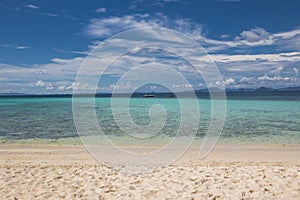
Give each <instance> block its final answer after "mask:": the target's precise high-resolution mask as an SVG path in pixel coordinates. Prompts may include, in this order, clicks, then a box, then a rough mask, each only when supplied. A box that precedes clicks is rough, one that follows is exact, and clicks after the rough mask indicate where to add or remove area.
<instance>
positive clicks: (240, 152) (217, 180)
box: [0, 145, 300, 199]
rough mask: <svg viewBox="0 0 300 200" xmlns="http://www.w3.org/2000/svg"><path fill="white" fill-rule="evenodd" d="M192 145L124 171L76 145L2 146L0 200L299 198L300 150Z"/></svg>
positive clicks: (0, 151) (273, 147)
mask: <svg viewBox="0 0 300 200" xmlns="http://www.w3.org/2000/svg"><path fill="white" fill-rule="evenodd" d="M198 153H199V152H198V147H197V146H193V147H192V148H191V149H190V150H189V151H188V152H187V153H186V155H185V156H184V157H182V158H181V159H180V160H178V161H177V162H176V163H174V164H172V165H170V166H165V167H156V168H153V169H151V170H147V171H128V170H126V167H123V168H122V167H116V168H115V167H109V166H105V165H103V164H101V163H99V162H98V161H96V160H94V159H93V157H91V156H90V154H88V153H87V151H86V150H85V149H84V148H83V147H81V146H47V145H40V146H37V145H35V146H25V145H23V146H16V145H6V146H5V145H1V146H0V155H1V156H0V168H1V170H0V197H1V199H300V159H299V153H300V145H243V146H235V145H222V146H221V145H219V146H217V147H216V148H215V149H214V151H213V152H212V153H211V154H210V155H209V156H208V157H207V158H206V159H204V160H200V159H199V158H198Z"/></svg>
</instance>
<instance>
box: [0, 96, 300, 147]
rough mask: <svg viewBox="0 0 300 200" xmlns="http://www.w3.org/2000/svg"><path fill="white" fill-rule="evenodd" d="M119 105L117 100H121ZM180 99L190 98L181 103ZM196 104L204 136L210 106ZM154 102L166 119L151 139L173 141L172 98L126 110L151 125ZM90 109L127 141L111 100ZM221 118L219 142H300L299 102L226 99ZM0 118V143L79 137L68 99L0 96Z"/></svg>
mask: <svg viewBox="0 0 300 200" xmlns="http://www.w3.org/2000/svg"><path fill="white" fill-rule="evenodd" d="M123 100H124V101H126V100H127V99H123ZM82 101H84V99H83V100H82ZM119 101H122V98H120V99H119ZM183 101H192V100H191V99H183ZM197 101H198V103H199V106H200V117H201V120H200V123H199V129H198V131H197V136H198V137H203V136H205V134H206V131H207V128H208V123H209V121H210V117H211V111H210V108H211V103H210V100H209V99H198V100H197ZM156 104H159V105H162V106H163V107H164V109H165V111H166V113H167V117H166V122H165V124H164V127H163V128H162V129H161V130H160V131H159V132H157V133H156V135H155V137H156V138H172V137H174V135H175V131H176V130H177V129H178V127H179V124H180V116H181V112H180V105H179V102H178V100H177V99H175V98H151V99H145V98H132V99H131V100H130V106H129V108H130V115H131V118H132V120H133V121H134V122H135V123H136V124H137V125H139V126H146V125H147V124H149V123H150V117H149V108H150V107H151V106H152V105H156ZM95 108H96V114H97V117H98V123H99V125H100V126H101V127H102V129H103V131H104V133H105V134H106V135H109V136H117V137H120V138H119V139H121V138H123V137H124V138H126V137H129V136H128V135H126V134H124V131H122V130H121V129H120V128H119V126H118V124H117V123H116V122H115V121H114V118H113V115H112V110H111V98H96V100H95ZM119 109H122V108H119ZM196 109H197V108H195V112H196V111H197V110H196ZM226 115H227V117H226V121H225V126H224V129H223V132H222V135H221V138H220V141H221V142H222V141H233V142H235V141H236V142H247V143H251V142H253V143H265V142H266V143H300V101H299V100H293V99H292V100H291V99H289V98H288V97H286V99H285V98H280V100H278V99H275V100H274V99H270V98H267V99H261V98H258V99H255V98H253V97H252V98H251V99H245V98H243V99H238V98H235V99H229V100H227V113H226ZM0 117H1V120H0V139H1V140H14V141H16V140H17V141H18V140H19V141H21V140H24V139H36V141H41V140H47V139H62V138H64V139H68V138H74V137H77V136H78V134H77V132H76V128H75V125H74V121H73V115H72V99H71V98H54V97H31V98H29V97H26V98H20V97H14V98H13V97H6V98H5V97H1V98H0ZM158 119H159V117H158ZM125 125H126V124H125ZM122 126H124V124H123V125H122ZM184 126H186V128H187V129H186V130H188V126H189V124H184ZM127 128H128V127H127ZM129 128H130V127H129ZM129 138H130V137H129ZM121 140H123V139H121ZM123 141H125V140H123ZM128 141H129V140H128Z"/></svg>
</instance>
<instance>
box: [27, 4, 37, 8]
mask: <svg viewBox="0 0 300 200" xmlns="http://www.w3.org/2000/svg"><path fill="white" fill-rule="evenodd" d="M24 6H25V7H27V8H31V9H40V7H39V6H36V5H33V4H26V5H24Z"/></svg>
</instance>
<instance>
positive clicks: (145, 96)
mask: <svg viewBox="0 0 300 200" xmlns="http://www.w3.org/2000/svg"><path fill="white" fill-rule="evenodd" d="M153 97H155V95H154V94H144V96H143V98H153Z"/></svg>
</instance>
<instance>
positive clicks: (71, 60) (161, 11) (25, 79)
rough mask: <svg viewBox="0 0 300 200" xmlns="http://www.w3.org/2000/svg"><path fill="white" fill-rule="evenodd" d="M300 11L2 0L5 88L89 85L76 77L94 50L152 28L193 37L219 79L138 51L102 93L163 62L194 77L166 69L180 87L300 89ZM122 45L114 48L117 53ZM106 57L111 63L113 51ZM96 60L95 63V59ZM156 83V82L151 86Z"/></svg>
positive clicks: (190, 3) (169, 2)
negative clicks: (177, 75)
mask: <svg viewBox="0 0 300 200" xmlns="http://www.w3.org/2000/svg"><path fill="white" fill-rule="evenodd" d="M299 8H300V2H299V1H297V0H294V1H292V0H290V1H279V0H273V1H267V0H266V1H257V0H203V1H197V0H186V1H185V0H184V1H181V0H153V1H147V0H133V1H125V0H107V1H104V0H103V1H99V0H96V1H93V0H90V1H71V0H51V1H50V0H49V1H46V0H44V1H40V0H28V1H23V0H22V1H21V0H14V1H11V0H0V27H1V31H0V93H27V94H29V93H33V94H53V93H72V90H73V89H76V88H85V89H87V88H89V86H87V83H86V84H81V83H79V82H74V81H75V78H76V74H77V72H78V70H79V68H80V66H81V65H82V63H83V62H84V61H85V60H86V57H87V56H88V55H89V53H90V52H91V51H92V50H93V49H95V48H97V46H98V45H99V44H101V43H102V44H103V42H104V41H106V40H107V39H109V38H110V37H112V36H114V35H115V34H118V33H120V32H122V31H126V30H132V29H136V28H147V27H158V28H160V27H162V28H167V29H171V30H175V31H176V32H179V33H182V34H184V35H185V36H187V37H189V38H191V39H192V40H194V41H196V42H197V43H198V44H199V45H200V46H201V47H203V48H204V51H205V52H206V54H205V56H202V57H201V55H199V57H198V58H194V60H198V62H200V61H199V60H201V59H202V61H203V60H205V59H210V61H209V62H211V61H213V62H214V64H215V65H216V67H217V68H218V70H219V72H220V74H221V76H222V80H216V81H215V82H204V81H203V80H202V79H201V77H200V76H199V75H197V76H196V72H195V71H193V70H190V66H188V65H189V64H188V63H187V62H186V61H185V62H184V61H182V60H180V59H178V58H175V57H174V56H171V55H170V54H168V53H166V52H159V53H158V52H151V51H149V50H140V51H135V52H129V53H128V54H127V55H125V56H123V57H122V58H120V59H119V60H118V61H116V62H114V64H113V65H114V66H112V67H111V68H110V70H107V71H106V72H105V73H103V76H102V79H101V81H100V82H99V84H98V85H97V87H96V90H97V92H110V91H112V90H113V89H116V88H118V89H124V90H126V89H129V88H131V87H132V88H134V87H133V85H134V83H133V81H132V80H130V79H129V78H128V77H129V76H128V77H127V78H128V79H127V80H125V79H124V80H123V81H118V80H119V78H120V77H121V75H122V74H123V75H124V74H125V73H126V72H128V71H130V70H131V69H133V67H134V66H133V65H139V64H147V67H148V68H150V67H152V68H153V70H156V71H160V70H162V69H164V67H161V68H160V67H159V66H162V65H160V64H162V63H163V64H164V65H169V66H173V68H174V69H177V70H179V71H180V73H183V74H184V76H185V77H187V78H188V80H190V81H189V82H188V83H184V82H176V81H177V80H178V79H175V78H174V79H172V77H171V76H170V74H169V75H168V74H167V73H165V76H164V77H165V78H167V79H170V80H172V81H170V85H169V86H170V87H171V89H176V90H177V89H178V90H189V89H191V88H194V89H198V88H205V87H218V86H219V85H224V86H225V87H227V88H258V87H273V88H282V87H293V86H299V85H300V20H299V19H300V12H299ZM174 34H175V33H174ZM172 36H173V39H174V41H175V40H176V42H177V40H178V37H179V36H178V37H176V34H175V35H173V34H172V33H171V32H170V34H169V35H168V36H166V37H169V38H172ZM151 37H152V39H153V35H152V36H151ZM155 39H157V38H155ZM174 41H169V43H168V44H173V43H174ZM165 44H166V45H168V44H167V43H165ZM118 45H119V46H120V44H118ZM139 45H142V44H139ZM119 46H114V47H115V48H112V51H115V52H114V53H116V52H118V49H119ZM129 46H130V45H129ZM99 48H100V47H99ZM187 51H188V50H187ZM99 52H101V51H99ZM137 52H138V53H137ZM102 53H103V52H102ZM194 53H195V52H194ZM194 53H193V54H194ZM197 53H199V52H197ZM201 53H203V52H201ZM105 55H106V56H107V57H106V58H108V60H109V58H110V57H109V56H110V54H105ZM162 55H164V56H162ZM188 55H189V56H191V55H192V54H191V53H188ZM200 57H201V59H200ZM133 60H134V62H133ZM92 61H93V62H92ZM92 61H91V63H93V66H92V67H95V62H97V60H92ZM107 62H109V61H107ZM91 63H90V64H91ZM99 63H100V62H99ZM149 63H150V64H149ZM187 69H189V70H187ZM91 72H93V70H92V71H91ZM100 73H102V72H100ZM136 73H145V71H144V72H143V70H140V71H136ZM153 74H154V75H155V73H153ZM159 74H161V75H162V74H164V73H159ZM155 76H156V75H155ZM157 76H158V75H157ZM155 88H156V86H151V90H155Z"/></svg>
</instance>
